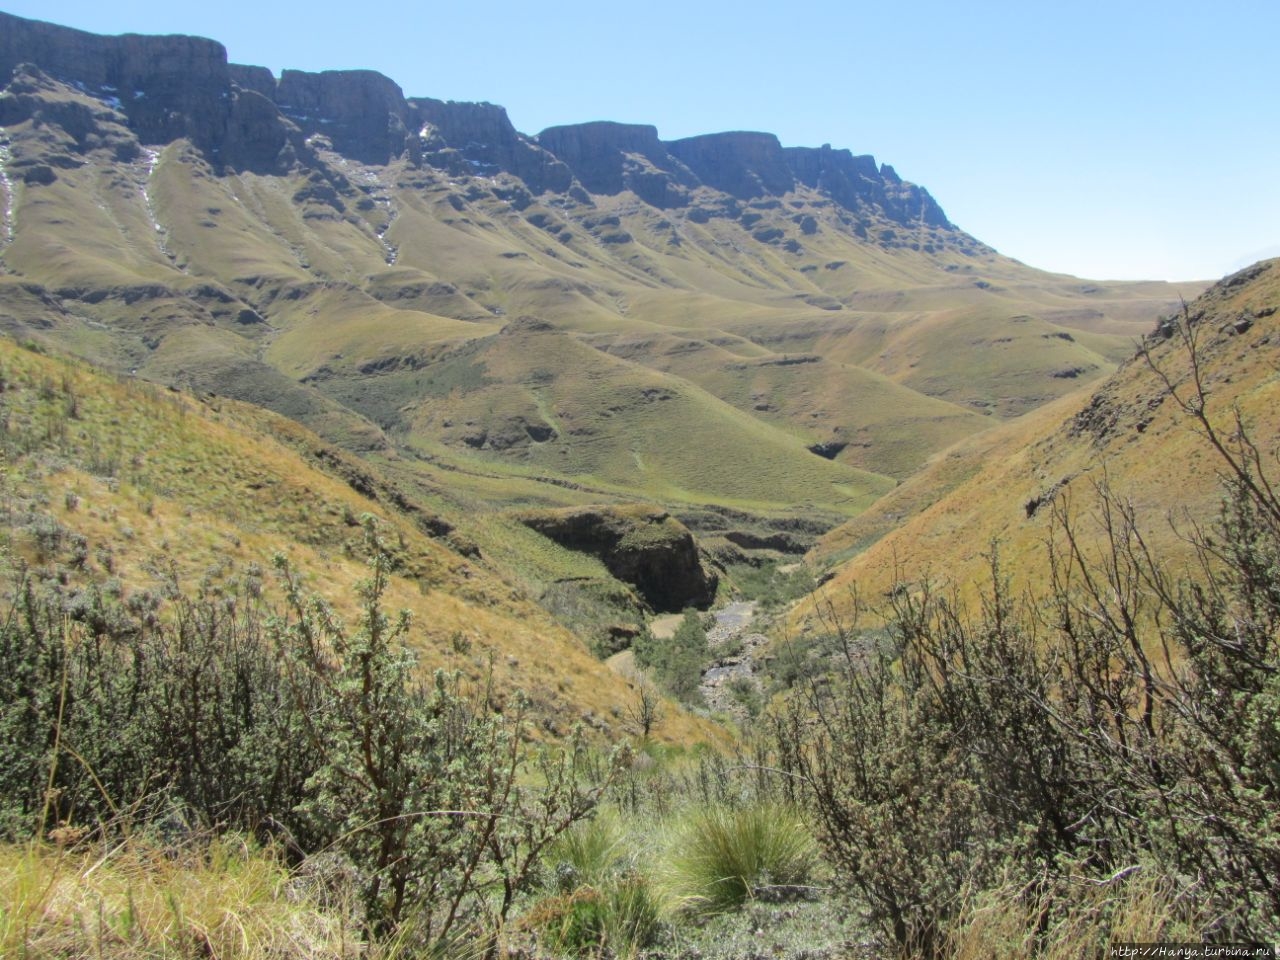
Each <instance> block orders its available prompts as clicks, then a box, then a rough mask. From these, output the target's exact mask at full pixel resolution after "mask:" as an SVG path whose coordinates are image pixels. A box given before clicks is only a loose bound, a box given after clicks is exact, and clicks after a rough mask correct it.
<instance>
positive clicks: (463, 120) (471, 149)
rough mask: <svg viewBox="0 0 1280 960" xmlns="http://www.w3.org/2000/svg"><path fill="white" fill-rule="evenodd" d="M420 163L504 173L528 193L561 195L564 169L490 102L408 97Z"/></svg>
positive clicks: (566, 183) (567, 182)
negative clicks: (413, 113) (421, 150)
mask: <svg viewBox="0 0 1280 960" xmlns="http://www.w3.org/2000/svg"><path fill="white" fill-rule="evenodd" d="M409 103H410V105H411V106H412V108H413V110H414V112H415V118H416V123H417V124H418V127H419V129H418V136H419V139H420V141H421V144H422V149H423V151H424V155H423V159H424V161H425V162H427V163H430V164H432V165H433V166H438V167H441V168H443V169H446V170H448V171H450V172H451V173H455V174H458V175H466V174H475V173H484V174H493V173H497V172H504V173H510V174H513V175H515V176H517V177H519V178H520V179H521V180H523V181H524V183H525V186H527V187H528V188H529V189H530V190H531V191H533V192H534V193H544V192H546V191H550V192H552V193H563V192H564V191H566V190H568V189H569V187H570V186H571V184H572V182H573V175H572V174H571V173H570V172H569V168H568V167H566V166H565V165H564V163H563V162H562V161H561V160H559V159H558V158H556V157H555V156H554V155H552V154H551V153H549V152H548V151H546V150H544V149H542V147H540V146H538V145H537V144H536V143H534V142H532V141H531V140H529V138H528V137H525V136H523V135H522V134H520V133H518V132H516V128H515V127H513V126H512V125H511V121H510V119H508V117H507V111H506V110H504V109H503V108H502V107H499V106H495V105H493V104H491V103H457V102H454V101H446V100H432V99H430V98H427V97H422V98H414V99H412V100H410V101H409Z"/></svg>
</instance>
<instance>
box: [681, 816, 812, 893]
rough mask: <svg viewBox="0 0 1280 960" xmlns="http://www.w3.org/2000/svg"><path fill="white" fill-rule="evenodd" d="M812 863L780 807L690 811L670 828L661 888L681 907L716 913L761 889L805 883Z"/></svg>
mask: <svg viewBox="0 0 1280 960" xmlns="http://www.w3.org/2000/svg"><path fill="white" fill-rule="evenodd" d="M816 858H817V847H816V846H815V844H814V841H813V838H812V836H811V835H810V833H809V830H808V828H807V827H806V826H805V824H804V823H803V821H802V820H801V819H800V816H799V815H798V814H797V813H796V812H795V811H794V810H791V809H788V808H787V807H785V806H781V805H778V804H772V803H757V804H751V805H748V806H745V807H741V808H731V807H724V806H707V807H695V808H692V809H690V810H689V811H688V812H687V813H686V814H685V815H684V816H683V817H682V818H681V819H680V820H679V821H677V823H676V824H675V825H674V826H673V827H672V829H671V834H670V835H669V837H668V839H667V850H666V855H665V857H664V858H663V865H662V868H661V869H662V884H663V886H664V888H665V889H666V891H667V892H668V895H669V896H671V898H672V899H673V901H674V902H675V903H678V904H679V905H680V906H682V907H683V908H686V909H690V910H693V911H695V912H705V913H717V912H720V911H724V910H730V909H733V908H735V907H738V906H741V905H742V904H743V903H745V902H746V901H748V900H750V899H752V898H753V897H755V895H756V892H757V890H759V889H760V888H761V887H766V886H772V885H786V886H790V885H800V884H805V883H807V882H808V881H809V879H810V877H811V872H812V870H813V866H814V863H815V861H816Z"/></svg>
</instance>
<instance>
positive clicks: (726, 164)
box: [667, 133, 795, 200]
mask: <svg viewBox="0 0 1280 960" xmlns="http://www.w3.org/2000/svg"><path fill="white" fill-rule="evenodd" d="M667 148H668V149H669V150H670V151H671V153H672V155H673V156H675V157H676V158H678V159H679V160H681V161H683V162H684V163H685V165H687V166H688V167H689V169H690V170H692V171H693V172H694V174H696V175H697V177H698V179H699V180H701V181H702V182H703V183H705V184H706V185H707V186H709V187H714V188H715V189H717V190H722V191H724V192H725V193H727V194H729V195H731V196H734V197H737V198H738V199H739V200H751V199H754V198H756V197H764V196H770V195H772V196H780V195H782V194H784V193H787V192H788V191H790V190H791V189H792V187H794V186H795V178H794V177H793V176H792V174H791V168H790V167H788V166H787V161H786V157H785V156H784V154H783V152H782V144H781V143H779V142H778V138H777V137H775V136H774V135H773V134H772V133H709V134H705V135H703V136H700V137H688V138H686V139H684V140H675V141H673V142H671V143H669V144H667Z"/></svg>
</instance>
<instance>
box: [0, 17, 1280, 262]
mask: <svg viewBox="0 0 1280 960" xmlns="http://www.w3.org/2000/svg"><path fill="white" fill-rule="evenodd" d="M0 9H3V10H4V11H6V12H8V13H13V14H16V15H18V16H23V17H31V18H35V19H42V20H49V21H52V22H55V23H60V24H63V25H65V26H71V27H76V28H78V29H81V30H88V31H91V32H94V33H110V34H116V33H187V34H195V35H198V36H205V37H211V38H213V39H215V40H218V41H220V42H222V43H223V44H224V45H225V46H226V48H227V52H228V56H229V58H230V59H231V61H232V62H235V63H248V64H255V65H259V66H266V67H269V68H271V69H272V70H273V71H274V72H275V73H276V74H277V75H278V74H279V72H280V71H281V70H282V69H285V68H294V69H301V70H330V69H349V68H369V69H375V70H378V71H380V72H382V73H384V74H386V75H387V76H389V77H390V78H391V79H393V80H395V81H396V82H397V83H398V84H400V86H401V87H402V88H403V90H404V92H405V94H406V95H408V96H425V97H436V98H440V99H446V100H487V101H489V102H491V103H498V104H502V105H503V106H505V107H506V108H507V112H508V114H509V115H510V117H511V120H512V123H514V124H515V126H516V128H517V129H518V130H521V131H523V132H525V133H529V134H534V133H537V132H538V131H540V130H543V129H545V128H547V127H550V126H556V125H559V124H567V123H580V122H585V121H590V120H618V121H623V122H630V123H649V124H652V125H654V126H656V127H657V128H658V133H659V135H660V136H661V137H662V138H663V139H666V140H674V139H678V138H680V137H686V136H693V135H695V134H700V133H713V132H717V131H723V130H763V131H767V132H770V133H774V134H777V136H778V138H779V139H780V140H781V141H782V143H783V145H784V146H820V145H821V144H824V143H830V144H831V145H832V146H834V147H847V148H849V149H851V150H853V152H854V153H870V154H873V155H874V156H875V157H876V159H877V160H878V161H880V162H882V163H889V164H891V165H893V167H894V168H895V169H896V170H897V172H898V174H899V175H900V176H902V177H903V178H904V179H907V180H910V181H912V182H914V183H918V184H920V185H922V186H924V187H925V188H926V189H928V190H929V192H930V193H931V194H932V195H933V196H934V198H935V199H936V200H937V201H938V202H939V203H940V204H941V205H942V208H943V210H945V211H946V213H947V216H948V218H949V219H950V220H951V221H952V222H953V223H954V224H956V225H957V226H959V227H961V228H962V229H964V230H966V231H968V232H969V233H971V234H973V235H974V236H975V237H977V238H978V239H979V240H982V241H983V242H985V243H987V244H989V245H991V246H993V247H995V248H996V249H997V250H999V251H1000V252H1001V253H1003V254H1006V255H1008V256H1011V257H1014V258H1016V259H1018V260H1021V261H1022V262H1024V263H1027V264H1030V265H1031V266H1034V267H1039V268H1042V269H1046V270H1053V271H1057V272H1062V273H1071V274H1075V275H1077V276H1081V277H1088V278H1091V279H1128V280H1136V279H1158V280H1209V279H1214V278H1217V277H1219V276H1222V275H1223V274H1226V273H1229V272H1231V271H1233V270H1236V269H1239V268H1240V267H1243V266H1246V265H1248V264H1249V263H1252V262H1253V261H1254V260H1257V259H1261V258H1263V257H1267V256H1280V68H1278V65H1277V52H1278V50H1277V43H1278V42H1280V4H1278V3H1276V2H1275V0H1216V2H1213V3H1209V2H1194V3H1192V2H1184V0H1166V2H1163V3H1148V2H1145V0H1138V2H1128V0H1107V2H1105V3H1103V2H1092V0H1057V2H1053V0H1049V2H1044V3H1039V2H1035V0H1020V2H1017V3H1006V2H985V0H971V2H967V3H960V2H956V0H950V2H933V0H929V2H914V3H911V2H898V3H891V2H887V0H876V2H874V3H866V2H862V0H845V2H828V0H810V2H808V3H806V4H784V3H777V2H774V3H769V4H764V3H757V2H753V0H735V2H727V0H646V2H645V3H643V4H641V3H636V4H617V3H606V2H600V0H542V2H540V3H537V4H534V3H528V2H525V3H517V2H510V0H489V2H487V3H483V4H476V3H466V2H464V0H451V2H449V3H439V2H436V0H420V2H418V3H415V4H412V5H397V4H388V5H385V6H382V7H377V8H374V7H364V6H363V5H361V4H350V3H344V4H341V5H340V4H337V3H333V2H332V0H313V2H311V3H309V4H306V5H305V6H303V5H300V4H297V3H296V2H291V3H284V2H280V0H254V2H252V3H250V2H247V0H219V2H216V3H200V4H186V3H175V2H173V0H119V2H115V3H102V2H101V0H94V2H89V0H38V2H37V0H0Z"/></svg>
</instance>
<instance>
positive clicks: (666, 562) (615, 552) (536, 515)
mask: <svg viewBox="0 0 1280 960" xmlns="http://www.w3.org/2000/svg"><path fill="white" fill-rule="evenodd" d="M520 520H521V522H522V523H524V524H525V525H526V526H528V527H529V528H531V529H533V530H536V531H538V533H541V534H542V535H543V536H545V537H549V538H550V539H552V540H554V541H555V542H556V543H558V544H560V545H561V546H562V547H567V548H568V549H570V550H578V551H581V552H583V553H590V554H592V555H594V556H596V557H599V558H600V560H601V561H602V562H603V563H604V565H605V567H606V568H607V569H608V571H609V572H610V573H611V574H613V575H614V576H615V577H617V578H618V579H619V580H621V581H623V582H624V583H629V584H631V585H632V586H633V587H635V588H636V591H637V592H638V593H639V594H640V596H641V597H643V598H644V600H645V602H646V603H648V604H649V606H650V607H652V608H653V609H654V610H657V611H660V612H667V613H676V612H679V611H680V610H683V609H685V608H686V607H700V608H703V609H705V608H706V607H708V606H710V605H711V602H712V601H713V600H714V599H715V595H716V586H717V584H718V582H719V581H718V578H717V577H716V575H715V574H714V573H711V572H710V571H709V570H708V569H707V568H706V567H705V566H704V565H703V563H702V559H701V556H700V555H699V552H698V545H697V543H696V542H695V541H694V539H693V534H692V533H690V532H689V530H688V529H687V528H686V527H685V526H684V524H682V523H680V521H679V520H676V519H675V518H674V517H672V516H670V515H669V514H668V513H667V512H666V511H664V510H660V509H657V508H648V507H632V508H622V507H578V508H573V509H568V510H540V511H536V512H531V513H527V514H525V515H523V516H521V517H520Z"/></svg>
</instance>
